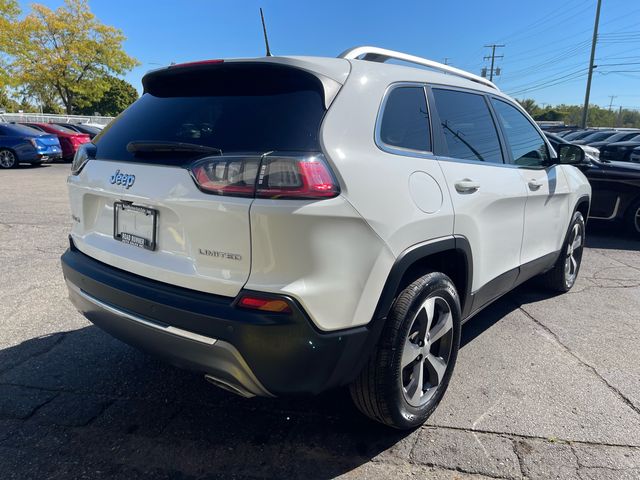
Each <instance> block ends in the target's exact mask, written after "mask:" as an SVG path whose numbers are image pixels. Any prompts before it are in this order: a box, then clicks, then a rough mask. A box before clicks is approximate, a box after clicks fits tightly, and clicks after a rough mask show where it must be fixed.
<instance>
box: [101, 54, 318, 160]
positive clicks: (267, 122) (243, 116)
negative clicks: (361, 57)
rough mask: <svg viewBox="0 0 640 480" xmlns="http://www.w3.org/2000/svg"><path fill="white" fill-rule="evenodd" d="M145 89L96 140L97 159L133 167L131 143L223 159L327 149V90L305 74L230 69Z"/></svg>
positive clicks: (277, 68) (186, 73)
mask: <svg viewBox="0 0 640 480" xmlns="http://www.w3.org/2000/svg"><path fill="white" fill-rule="evenodd" d="M144 82H145V93H144V94H143V95H142V97H141V98H140V99H138V100H137V101H136V102H135V103H134V104H133V105H131V106H130V107H129V108H128V109H127V110H125V111H124V112H123V113H122V114H121V115H120V116H119V117H118V118H117V119H116V120H115V121H113V122H111V124H110V125H109V126H107V127H106V128H105V129H104V130H103V131H102V133H101V134H100V135H99V136H98V137H96V139H94V143H95V144H96V145H97V152H96V157H97V158H98V159H108V160H120V161H127V160H134V154H133V153H131V152H129V151H127V144H128V143H129V142H132V141H142V142H154V141H159V142H184V143H191V144H197V145H203V146H207V147H214V148H217V149H220V150H222V152H223V153H224V154H228V153H234V152H235V153H239V152H243V153H248V152H251V153H265V152H269V151H274V150H275V151H298V152H300V151H317V150H319V149H320V146H319V132H320V124H321V122H322V119H323V116H324V113H325V107H324V90H323V86H322V83H321V82H320V80H318V78H316V77H315V76H314V75H312V74H310V73H308V72H305V71H303V70H299V69H295V68H291V67H284V66H281V65H270V64H251V63H229V64H222V65H219V66H214V67H209V68H206V69H195V70H194V69H189V68H186V69H181V68H176V69H175V70H174V71H172V70H171V69H168V70H166V71H164V72H161V73H159V74H157V75H153V76H151V77H150V78H146V79H145V81H144ZM135 160H136V161H139V159H138V158H136V159H135ZM145 161H146V162H149V161H152V162H153V158H151V159H149V158H146V159H145Z"/></svg>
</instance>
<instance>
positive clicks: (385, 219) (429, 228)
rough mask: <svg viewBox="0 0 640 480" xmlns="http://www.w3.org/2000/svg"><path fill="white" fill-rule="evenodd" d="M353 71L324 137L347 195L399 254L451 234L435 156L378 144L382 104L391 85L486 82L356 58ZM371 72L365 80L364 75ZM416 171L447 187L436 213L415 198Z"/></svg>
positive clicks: (448, 203)
mask: <svg viewBox="0 0 640 480" xmlns="http://www.w3.org/2000/svg"><path fill="white" fill-rule="evenodd" d="M352 64H353V65H352V72H351V76H350V77H349V79H348V80H347V82H346V83H345V85H344V86H343V87H342V90H341V91H340V93H339V94H338V96H337V97H336V99H335V100H334V102H333V104H332V106H331V109H330V110H329V112H328V113H327V115H326V117H325V121H324V123H323V127H322V132H321V141H322V143H323V147H324V148H323V149H324V152H325V156H326V157H327V160H328V161H329V162H330V163H331V164H332V166H333V168H334V171H335V172H336V174H337V176H338V178H339V181H340V184H341V188H342V194H343V195H344V196H345V198H347V199H348V201H349V202H350V203H351V204H352V205H353V206H354V208H355V209H356V210H357V211H358V212H359V213H360V214H361V215H362V216H363V218H364V219H365V220H366V221H367V222H368V223H369V225H371V227H372V228H373V230H374V231H375V232H376V233H377V234H378V235H379V236H380V237H381V238H382V239H383V240H384V241H385V242H386V243H387V244H388V245H389V248H390V249H391V251H392V253H393V254H394V255H395V256H397V255H399V254H400V253H401V252H402V251H403V250H405V249H407V248H408V247H410V246H411V245H415V244H417V243H420V242H423V241H425V240H427V239H431V238H438V237H446V236H451V235H452V233H453V208H452V205H451V199H450V198H449V195H448V194H447V193H446V189H445V188H444V187H442V185H444V183H445V180H444V176H443V174H442V170H441V169H440V166H439V165H438V162H437V160H436V159H435V158H434V157H433V156H428V155H416V156H410V155H411V153H409V152H407V153H406V154H404V155H399V154H396V153H389V152H385V151H382V150H381V149H380V148H378V147H377V146H376V144H375V141H374V132H375V124H376V118H377V116H378V109H379V108H380V103H381V101H382V98H383V96H384V93H385V91H386V89H387V87H389V85H391V84H393V83H397V82H400V81H402V82H424V81H425V80H426V79H428V78H433V76H434V75H435V76H436V77H444V78H451V79H455V80H454V81H457V82H465V84H469V83H470V84H472V85H476V86H477V87H479V88H484V87H482V86H481V85H477V84H474V83H473V82H469V81H465V80H462V79H459V78H457V77H452V76H450V77H447V76H445V75H439V74H436V73H433V72H427V71H421V70H417V69H412V68H407V67H401V66H398V65H384V64H375V63H373V62H366V61H359V60H354V61H353V62H352ZM362 77H366V78H367V79H368V80H367V81H366V82H361V81H360V79H361V78H362ZM416 171H422V172H425V173H427V174H429V175H430V176H431V177H432V178H433V179H434V180H435V182H436V183H437V184H439V185H441V190H442V191H443V192H444V194H443V199H442V205H441V207H440V209H439V210H438V213H437V215H426V214H425V212H423V211H422V210H420V208H418V206H417V205H416V204H415V203H414V200H413V198H412V194H411V192H410V189H409V188H408V185H409V177H410V176H411V174H412V173H414V172H416Z"/></svg>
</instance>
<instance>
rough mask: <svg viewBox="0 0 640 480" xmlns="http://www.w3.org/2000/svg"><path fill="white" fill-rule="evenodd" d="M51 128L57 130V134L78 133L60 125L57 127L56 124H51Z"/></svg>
mask: <svg viewBox="0 0 640 480" xmlns="http://www.w3.org/2000/svg"><path fill="white" fill-rule="evenodd" d="M49 128H51V129H52V130H55V131H56V132H60V133H74V134H75V133H78V132H76V131H75V130H73V129H71V128H66V127H61V126H60V125H56V124H55V123H50V124H49Z"/></svg>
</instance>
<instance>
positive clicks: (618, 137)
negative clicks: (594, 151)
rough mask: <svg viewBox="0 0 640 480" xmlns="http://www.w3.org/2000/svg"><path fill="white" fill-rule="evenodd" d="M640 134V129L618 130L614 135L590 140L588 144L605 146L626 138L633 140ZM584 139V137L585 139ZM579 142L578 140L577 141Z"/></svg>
mask: <svg viewBox="0 0 640 480" xmlns="http://www.w3.org/2000/svg"><path fill="white" fill-rule="evenodd" d="M638 135H640V131H638V130H635V131H625V132H616V133H615V134H614V135H611V136H610V137H609V138H607V139H605V140H601V141H597V142H589V143H588V145H590V146H592V147H596V148H600V147H603V146H605V145H607V144H609V143H616V142H624V141H626V140H631V139H632V138H634V137H636V136H638ZM583 140H584V139H583ZM576 143H578V142H576Z"/></svg>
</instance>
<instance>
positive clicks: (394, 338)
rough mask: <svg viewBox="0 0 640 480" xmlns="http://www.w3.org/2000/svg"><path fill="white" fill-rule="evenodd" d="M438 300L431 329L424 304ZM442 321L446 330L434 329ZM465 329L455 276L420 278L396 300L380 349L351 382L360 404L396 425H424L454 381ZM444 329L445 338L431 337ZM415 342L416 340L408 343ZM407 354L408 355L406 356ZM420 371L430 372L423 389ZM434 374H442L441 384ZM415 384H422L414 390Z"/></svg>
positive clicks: (368, 412)
mask: <svg viewBox="0 0 640 480" xmlns="http://www.w3.org/2000/svg"><path fill="white" fill-rule="evenodd" d="M432 302H433V305H434V307H433V312H434V313H433V315H432V318H431V320H433V319H434V318H436V322H435V323H433V324H432V325H431V327H429V322H430V320H429V321H426V324H425V319H427V320H428V315H427V314H426V309H423V307H425V305H431V304H432ZM427 308H429V307H427ZM423 313H424V314H423ZM449 323H450V327H449ZM438 325H440V329H439V328H433V327H438ZM423 327H424V328H423ZM416 328H417V329H416ZM428 328H430V330H429V335H427V334H424V335H422V334H423V333H424V332H423V329H424V330H426V329H428ZM460 328H461V313H460V300H459V297H458V292H457V291H456V288H455V286H454V285H453V282H452V281H451V279H450V278H449V277H447V276H446V275H444V274H443V273H439V272H434V273H429V274H427V275H425V276H423V277H420V278H419V279H417V280H416V281H414V282H413V283H412V284H411V285H409V286H408V287H407V288H405V289H404V290H403V291H402V292H401V293H400V295H399V296H398V298H397V299H396V301H395V302H394V304H393V307H392V308H391V311H390V312H389V316H388V318H387V320H386V324H385V326H384V329H383V331H382V334H381V337H380V341H379V342H378V345H377V346H376V349H375V351H374V352H373V354H372V355H371V358H370V359H369V361H368V362H367V364H366V365H365V367H364V369H363V370H362V372H361V373H360V375H359V376H358V378H357V379H356V381H355V382H354V383H353V384H352V385H351V386H350V391H351V398H352V399H353V401H354V403H355V405H356V407H358V409H359V410H360V411H361V412H362V413H363V414H365V415H366V416H368V417H369V418H371V419H373V420H375V421H377V422H380V423H383V424H385V425H388V426H390V427H394V428H398V429H411V428H415V427H418V426H420V425H422V424H423V423H424V422H425V420H427V418H428V417H429V416H430V415H431V414H432V413H433V411H434V410H435V408H436V407H437V406H438V404H439V403H440V400H441V399H442V396H443V395H444V392H445V391H446V389H447V386H448V385H449V380H450V379H451V375H452V373H453V369H454V366H455V363H456V359H457V356H458V349H459V346H460ZM445 329H446V332H445ZM433 332H435V333H433ZM441 332H445V333H443V334H442V336H441V337H440V338H439V339H437V340H435V341H432V340H431V339H432V337H431V334H432V335H433V336H434V337H435V336H436V335H439V334H440V333H441ZM420 338H424V341H422V340H420ZM409 342H411V343H412V344H411V345H410V346H407V344H408V343H409ZM425 342H426V343H425ZM405 350H406V354H405ZM417 352H422V353H421V354H420V355H418V356H417V357H416V358H415V359H414V360H413V363H409V364H408V365H407V366H405V367H403V361H406V359H407V358H410V357H411V356H413V354H415V353H417ZM403 355H406V356H405V357H404V360H403ZM440 355H442V356H440ZM434 357H435V359H434ZM435 360H438V367H439V368H440V369H441V372H444V373H443V374H442V373H441V374H440V375H439V376H438V375H437V374H436V373H435V372H436V369H435V368H434V363H433V362H435ZM440 360H442V362H441V363H440V362H439V361H440ZM444 365H446V367H445V366H444ZM416 369H418V371H421V372H422V373H421V374H422V375H425V373H426V375H428V377H424V378H422V384H421V388H420V390H419V391H418V389H417V385H419V383H418V381H417V379H418V378H420V377H416V376H415V375H416ZM433 376H437V377H439V381H438V383H437V384H435V385H434V383H433V382H432V378H433ZM425 380H426V381H425ZM405 383H406V384H407V388H405ZM425 384H426V385H425ZM411 385H414V386H416V388H415V389H410V388H409V387H410V386H411ZM425 386H426V387H427V389H426V390H425V389H424V388H425ZM408 389H410V390H412V391H413V394H410V393H409V392H408ZM410 397H411V398H410ZM412 400H416V401H415V402H414V404H411V403H410V402H411V401H412Z"/></svg>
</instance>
